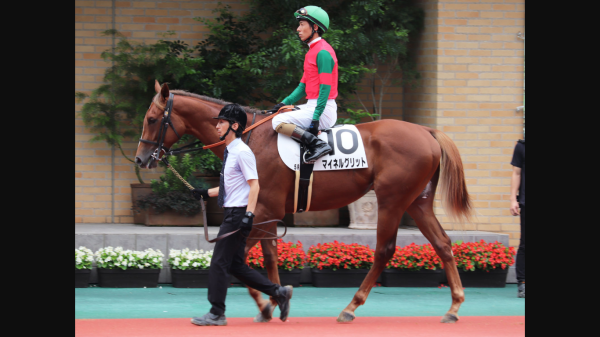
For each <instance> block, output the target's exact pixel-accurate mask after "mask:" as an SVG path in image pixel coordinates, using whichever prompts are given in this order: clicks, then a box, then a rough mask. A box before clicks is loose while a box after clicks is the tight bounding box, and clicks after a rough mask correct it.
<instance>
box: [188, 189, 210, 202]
mask: <svg viewBox="0 0 600 337" xmlns="http://www.w3.org/2000/svg"><path fill="white" fill-rule="evenodd" d="M192 195H193V196H194V198H196V199H197V200H200V197H202V198H204V199H208V198H209V196H208V190H205V189H203V188H195V189H193V190H192Z"/></svg>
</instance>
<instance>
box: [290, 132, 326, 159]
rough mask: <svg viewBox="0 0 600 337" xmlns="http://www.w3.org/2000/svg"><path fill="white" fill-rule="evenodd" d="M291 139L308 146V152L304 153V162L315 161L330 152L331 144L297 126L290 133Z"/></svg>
mask: <svg viewBox="0 0 600 337" xmlns="http://www.w3.org/2000/svg"><path fill="white" fill-rule="evenodd" d="M292 139H293V140H295V141H298V142H300V143H302V144H304V145H306V147H307V148H308V152H310V153H309V154H308V155H306V158H305V162H311V161H315V160H317V159H319V158H320V157H322V156H324V155H326V154H329V152H331V146H329V144H327V142H324V141H322V140H321V139H319V137H317V136H315V135H313V134H312V133H310V132H308V131H306V130H304V129H302V128H300V127H298V126H296V128H295V129H294V132H293V133H292Z"/></svg>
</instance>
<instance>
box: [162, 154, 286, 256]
mask: <svg viewBox="0 0 600 337" xmlns="http://www.w3.org/2000/svg"><path fill="white" fill-rule="evenodd" d="M161 161H162V162H163V163H165V165H167V167H168V168H169V170H171V172H173V174H174V175H175V176H176V177H177V178H179V180H181V182H182V183H183V184H184V185H185V186H186V187H187V188H188V189H189V190H190V191H193V190H194V186H192V185H190V183H188V182H187V181H186V180H185V179H183V177H182V176H181V175H180V174H179V172H177V170H175V168H173V166H171V164H170V163H169V161H167V158H166V156H163V157H162V158H161ZM200 205H201V206H202V216H203V220H204V226H203V227H204V238H205V239H206V241H208V242H209V243H213V242H217V241H220V240H223V239H224V238H226V237H228V236H230V235H233V234H235V233H237V232H239V231H240V229H239V228H238V229H236V230H234V231H232V232H229V233H225V234H223V235H221V236H218V237H216V238H214V239H212V240H210V239H209V238H208V221H207V220H206V206H205V205H204V197H200ZM271 222H281V223H282V224H283V226H284V228H285V230H284V232H283V234H282V235H281V236H275V237H271V238H249V237H247V239H253V240H279V239H281V238H283V237H284V236H285V234H287V225H286V224H285V222H283V221H282V220H278V219H273V220H268V221H263V222H259V223H255V224H252V226H253V227H254V226H258V225H264V224H266V223H271ZM254 229H256V230H259V231H261V232H265V233H268V234H271V233H269V232H267V231H265V230H262V229H260V228H258V227H257V228H254ZM273 244H274V245H276V243H275V242H273Z"/></svg>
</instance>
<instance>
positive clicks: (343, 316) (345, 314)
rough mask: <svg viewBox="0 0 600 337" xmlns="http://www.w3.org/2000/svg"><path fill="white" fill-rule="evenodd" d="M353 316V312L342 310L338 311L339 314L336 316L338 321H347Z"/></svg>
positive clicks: (351, 319)
mask: <svg viewBox="0 0 600 337" xmlns="http://www.w3.org/2000/svg"><path fill="white" fill-rule="evenodd" d="M355 318H356V316H354V314H352V313H349V312H346V311H342V313H340V315H339V316H338V318H337V321H338V322H340V323H349V322H352V321H353V320H354V319H355Z"/></svg>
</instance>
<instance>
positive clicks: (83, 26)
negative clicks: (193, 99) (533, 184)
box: [75, 0, 525, 246]
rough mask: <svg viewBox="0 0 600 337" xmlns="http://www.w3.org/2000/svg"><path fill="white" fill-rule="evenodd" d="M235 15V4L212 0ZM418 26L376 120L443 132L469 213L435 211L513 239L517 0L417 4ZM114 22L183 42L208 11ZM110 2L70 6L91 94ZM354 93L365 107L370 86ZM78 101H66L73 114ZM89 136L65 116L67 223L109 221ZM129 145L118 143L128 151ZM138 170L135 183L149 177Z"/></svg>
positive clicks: (194, 8) (122, 14) (150, 8)
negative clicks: (463, 183)
mask: <svg viewBox="0 0 600 337" xmlns="http://www.w3.org/2000/svg"><path fill="white" fill-rule="evenodd" d="M222 2H223V3H227V4H230V5H231V6H232V7H233V8H234V10H235V11H238V12H239V11H243V10H244V9H245V8H246V7H244V5H241V4H240V3H239V1H222ZM419 3H420V4H421V5H422V6H423V8H424V9H425V12H426V24H425V31H424V32H423V34H422V35H421V36H420V38H419V39H418V41H415V45H414V46H413V47H414V49H415V51H416V52H417V53H418V58H417V66H418V68H419V70H420V72H421V75H422V77H423V79H422V81H421V83H420V86H419V88H417V89H410V88H404V89H403V88H400V87H395V86H389V87H388V88H386V94H385V96H384V105H383V106H384V116H383V117H384V118H398V119H404V120H406V121H409V122H413V123H418V124H422V125H427V126H430V127H434V128H438V129H440V130H442V131H444V132H446V133H447V134H448V135H449V136H450V137H451V138H452V139H454V141H455V142H456V144H457V146H458V147H459V150H460V153H461V155H462V159H463V162H464V165H465V174H466V177H467V184H468V188H469V192H470V193H471V195H472V197H473V201H474V205H475V213H476V215H477V218H476V219H475V221H474V223H473V224H466V225H462V226H456V224H453V223H451V222H450V221H449V219H448V218H446V217H445V216H444V212H443V209H442V208H441V207H440V204H439V200H438V201H437V202H436V206H437V207H436V213H437V214H438V215H439V218H440V222H441V223H442V225H443V226H444V228H446V229H468V230H475V229H477V230H486V231H493V232H506V233H510V240H511V241H510V243H511V245H512V246H515V245H517V244H518V238H519V225H518V223H519V219H518V218H517V217H511V216H510V213H509V201H508V198H509V186H510V175H511V171H512V166H511V165H510V159H511V155H512V151H513V148H514V144H515V141H516V140H517V139H519V138H522V129H523V118H522V117H523V116H522V113H521V112H519V113H517V112H516V111H515V108H516V107H517V106H520V105H522V102H523V70H524V69H523V62H524V43H523V41H522V40H519V39H518V38H517V35H516V34H517V32H519V31H521V32H523V33H525V24H524V15H525V8H524V0H512V1H511V0H506V1H501V0H495V1H490V0H488V1H486V0H479V1H465V0H462V1H461V0H457V1H448V0H439V1H426V0H421V1H419ZM115 5H116V11H115V15H114V17H115V26H116V27H115V28H116V29H118V30H119V31H121V32H122V33H124V34H125V35H126V36H128V37H130V38H132V39H136V40H139V41H145V42H148V43H152V42H155V41H156V40H157V39H159V38H162V36H161V35H159V34H160V33H163V32H165V31H168V30H172V31H175V32H176V35H175V36H174V37H173V38H174V39H182V40H186V41H188V42H190V43H192V44H195V43H196V42H197V41H199V40H201V39H203V38H204V37H205V35H204V34H206V33H207V31H206V27H204V26H203V25H201V24H200V23H198V22H196V21H193V20H192V19H193V18H194V17H196V16H202V17H210V16H212V15H213V14H212V12H211V10H212V9H213V8H214V7H215V6H216V4H215V3H214V2H212V1H169V2H162V1H146V2H120V1H117V2H116V3H115ZM112 17H113V15H112V2H111V1H76V3H75V90H76V91H88V92H89V91H91V90H92V89H94V88H95V87H96V86H97V85H98V84H99V83H100V82H101V80H102V77H103V73H104V68H105V67H106V66H107V64H105V63H104V62H103V61H102V60H101V59H100V58H99V56H100V53H101V52H102V51H103V50H105V49H108V48H110V46H111V42H112V41H111V40H110V39H107V38H105V37H102V36H101V35H100V32H102V31H103V30H105V29H109V28H111V26H112V22H113V21H112ZM361 87H362V90H361V93H360V94H359V95H360V96H361V99H362V100H363V102H364V103H365V105H366V106H367V108H369V109H370V108H371V106H372V103H370V102H371V97H370V94H369V92H370V83H369V81H368V80H366V81H364V82H363V83H362V84H361ZM80 108H81V105H79V104H76V105H75V111H76V113H77V112H78V111H79V109H80ZM91 137H92V135H91V134H90V133H89V132H87V131H86V130H85V129H84V128H83V126H82V121H81V120H80V119H79V117H78V116H77V115H76V117H75V151H76V154H75V199H76V200H75V202H76V203H75V222H111V221H112V219H111V217H110V214H111V190H110V186H111V176H110V174H111V150H110V149H109V148H107V147H106V145H104V144H101V143H98V144H90V143H88V142H87V140H88V139H89V138H91ZM136 146H137V143H136V142H131V143H126V144H125V147H126V148H127V151H128V154H130V155H133V153H134V151H135V148H136ZM158 175H159V174H158V173H156V172H144V179H145V180H147V181H149V179H151V178H156V177H157V176H158ZM136 181H137V180H136V179H135V174H134V171H133V168H132V166H131V165H130V164H129V162H127V161H126V160H125V159H124V158H123V157H122V156H121V155H120V154H119V153H118V152H117V153H116V154H115V191H114V192H115V222H131V220H132V217H131V211H130V207H131V204H130V200H131V199H130V188H129V184H130V183H135V182H136Z"/></svg>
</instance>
